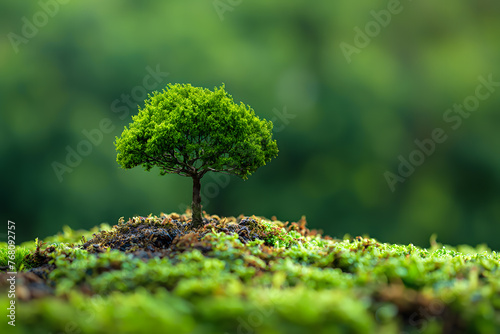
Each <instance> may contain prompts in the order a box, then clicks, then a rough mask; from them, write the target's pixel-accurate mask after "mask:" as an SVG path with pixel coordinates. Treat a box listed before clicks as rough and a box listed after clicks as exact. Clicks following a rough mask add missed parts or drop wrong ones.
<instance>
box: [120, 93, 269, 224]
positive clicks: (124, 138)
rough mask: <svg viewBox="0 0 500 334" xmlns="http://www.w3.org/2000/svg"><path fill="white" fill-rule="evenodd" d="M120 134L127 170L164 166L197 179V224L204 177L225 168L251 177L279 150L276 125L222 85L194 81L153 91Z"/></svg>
mask: <svg viewBox="0 0 500 334" xmlns="http://www.w3.org/2000/svg"><path fill="white" fill-rule="evenodd" d="M132 119H133V123H131V124H130V125H129V128H127V127H125V130H124V131H123V133H122V135H121V137H120V138H118V137H117V138H116V142H115V145H116V149H117V151H118V155H117V161H118V163H119V164H120V165H121V166H122V167H123V168H126V169H128V168H133V167H136V166H143V167H144V169H146V170H147V171H149V170H151V168H152V167H154V166H157V167H159V168H160V174H161V175H165V174H167V173H175V174H179V175H183V176H189V177H192V178H193V204H192V209H193V224H194V225H195V226H199V225H201V223H202V219H201V197H200V188H201V184H200V179H201V178H202V177H203V175H205V173H207V172H210V171H212V172H222V173H227V174H233V175H237V176H240V177H241V178H243V179H247V178H248V176H249V175H250V174H252V173H253V172H255V170H257V168H259V167H261V166H263V165H265V164H266V162H268V161H269V160H271V159H272V158H273V157H275V156H276V155H277V154H278V146H277V144H276V140H273V139H272V132H271V130H272V128H273V123H272V122H270V121H266V120H260V119H259V118H258V117H257V116H256V115H255V112H254V111H253V109H252V108H251V107H250V106H246V105H245V104H243V103H240V104H236V103H235V102H234V101H233V98H232V97H231V96H230V95H229V94H228V93H227V92H226V91H225V89H224V85H222V86H221V87H220V88H217V87H216V88H215V90H214V91H213V92H212V91H210V90H208V89H206V88H199V87H193V86H191V85H190V84H175V85H172V84H170V85H168V87H167V89H166V90H165V89H164V90H163V91H162V92H161V93H160V92H154V93H153V94H152V95H149V99H147V100H146V101H145V106H144V108H142V109H140V110H139V113H138V114H137V115H136V116H133V117H132Z"/></svg>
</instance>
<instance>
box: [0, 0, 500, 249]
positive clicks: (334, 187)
mask: <svg viewBox="0 0 500 334" xmlns="http://www.w3.org/2000/svg"><path fill="white" fill-rule="evenodd" d="M61 1H62V0H61ZM66 2H67V3H65V4H62V3H59V2H54V1H51V0H42V2H40V3H39V2H36V1H33V2H24V1H23V2H13V1H11V2H6V1H3V2H2V4H1V5H0V29H1V31H2V34H3V38H1V39H0V71H1V72H0V73H1V76H0V106H1V123H0V154H1V159H2V163H1V173H0V175H1V178H2V192H1V195H0V196H1V201H0V203H1V204H0V205H1V211H2V220H3V221H4V222H5V224H4V225H3V226H4V227H5V231H1V230H0V235H1V236H2V240H3V239H5V233H6V231H7V230H6V226H7V224H6V222H7V219H10V220H13V221H15V222H16V224H17V227H18V229H17V233H18V234H17V237H18V242H19V241H23V240H28V239H34V238H35V237H45V236H47V235H51V234H54V233H56V232H57V231H60V230H61V229H62V226H63V225H69V226H71V227H72V228H90V227H92V226H94V225H96V224H99V223H101V222H109V223H111V224H114V223H116V222H117V220H118V218H119V217H121V216H124V217H125V218H127V217H130V216H132V215H137V214H139V215H148V214H149V213H153V214H160V212H172V211H176V212H179V211H182V210H183V209H184V208H185V207H186V205H187V204H189V203H190V202H191V180H190V179H187V178H183V177H181V176H177V175H167V176H164V177H161V176H159V174H158V171H157V170H153V171H152V172H150V173H147V172H144V171H143V170H142V169H141V168H136V169H133V170H122V169H120V168H119V166H118V164H117V163H116V162H115V159H116V152H115V148H114V145H113V141H114V137H115V136H119V135H120V134H121V131H122V130H123V127H124V126H125V125H127V124H128V123H129V122H130V121H131V115H132V114H135V113H136V112H137V104H139V105H142V102H143V100H144V97H145V96H144V95H143V94H144V91H145V88H144V79H145V78H146V84H147V86H148V87H151V86H152V85H153V84H157V89H161V88H162V87H163V86H165V85H166V84H167V83H169V82H172V83H177V82H178V83H191V84H193V85H196V86H204V87H208V88H211V89H212V88H213V87H214V86H219V85H220V84H221V83H225V84H226V89H227V91H228V92H229V93H231V94H232V95H233V97H234V99H235V100H236V101H243V102H244V103H246V104H249V105H250V106H252V107H253V108H254V109H255V111H256V113H257V114H258V115H259V116H260V117H264V118H267V119H270V120H273V121H274V123H275V129H276V130H277V131H276V132H275V137H276V139H277V141H278V145H279V148H280V153H279V156H278V158H276V159H274V160H273V161H271V163H269V164H268V165H267V166H265V167H262V168H261V169H259V170H258V171H257V172H256V173H255V174H254V175H252V176H251V177H250V178H249V180H247V181H242V180H241V179H238V178H237V177H231V178H230V180H229V181H228V180H227V179H225V178H217V177H214V176H215V175H207V176H205V178H204V179H203V185H204V186H205V188H204V190H203V198H204V209H205V210H206V211H207V212H209V213H213V214H219V215H239V214H240V213H243V214H246V215H251V214H255V215H261V216H267V217H271V216H273V215H276V216H277V217H278V219H280V220H284V221H286V220H289V221H296V220H297V219H299V218H300V217H301V216H302V215H305V216H306V217H307V220H308V222H309V225H310V227H313V228H321V229H323V230H324V231H325V232H326V233H328V234H329V235H332V236H335V237H342V236H344V234H346V233H348V234H350V235H352V236H355V235H362V234H368V235H370V236H372V237H375V238H377V239H379V240H381V241H384V242H396V243H414V244H417V245H420V246H428V243H429V237H430V236H431V234H433V233H437V235H438V241H440V242H444V243H449V244H460V243H469V244H477V243H487V244H488V245H490V246H492V247H493V248H496V249H499V248H500V241H498V240H497V238H496V236H497V235H498V232H499V230H500V229H499V222H500V189H499V186H500V154H499V153H500V131H499V130H500V127H499V126H498V125H499V124H500V114H499V112H498V111H499V107H500V89H499V90H498V91H495V92H493V93H491V96H490V97H489V98H488V99H486V100H484V101H480V105H479V107H478V109H477V111H474V112H472V113H471V115H470V117H468V118H466V119H465V118H464V119H463V122H462V124H461V126H460V127H459V128H457V129H456V130H452V129H451V127H450V125H451V123H447V122H445V121H444V120H443V115H444V114H445V112H446V110H447V109H448V108H452V107H453V105H454V104H456V103H457V104H459V103H463V101H464V99H466V98H467V97H468V96H471V95H474V93H475V90H476V87H477V86H478V85H479V83H480V82H479V80H478V77H479V76H483V77H485V78H487V77H488V76H489V75H492V77H493V79H494V80H496V81H500V62H499V59H500V43H499V40H500V20H498V17H499V14H500V2H498V1H493V0H491V1H488V0H476V1H457V0H445V1H439V2H436V1H431V0H425V1H423V0H419V1H403V2H401V4H400V7H398V10H399V13H398V14H394V15H392V16H391V22H390V23H389V24H384V25H386V26H383V25H381V24H378V30H380V31H377V24H373V22H375V21H374V16H373V15H372V13H371V12H372V11H375V12H376V13H380V11H382V10H386V9H387V8H388V2H387V1H365V0H364V1H326V0H325V1H314V2H310V1H300V2H295V1H285V0H276V1H271V2H270V1H264V0H253V1H245V0H243V1H236V0H233V1H229V0H220V1H219V0H217V1H215V2H212V1H206V2H203V1H192V0H187V1H151V0H148V1H131V0H128V1H109V2H102V1H95V0H89V1H85V2H81V1H80V2H77V1H66ZM54 3H56V4H58V8H56V7H55V6H54ZM44 13H46V14H44ZM47 13H48V14H47ZM370 22H372V24H371V25H370V24H369V23H370ZM30 24H33V26H30ZM366 24H368V26H369V28H370V29H372V30H370V34H371V35H372V36H373V37H369V38H370V41H369V44H368V45H367V46H365V45H363V47H360V48H358V50H357V51H358V52H355V53H353V54H351V57H350V62H348V60H347V59H346V57H345V55H344V53H343V52H342V49H341V47H340V45H341V43H347V44H349V45H351V46H356V41H355V37H356V34H357V33H356V31H355V30H354V29H355V27H359V28H360V29H361V30H363V31H364V30H365V27H366ZM360 41H361V42H366V40H364V41H363V40H362V38H361V39H360V37H359V36H358V46H361V44H359V42H360ZM16 51H17V52H16ZM147 68H149V70H148V69H147ZM156 69H159V71H160V72H168V73H169V75H168V76H167V77H165V75H164V74H163V77H162V75H160V76H159V79H161V80H160V83H158V82H156V81H154V80H152V78H149V79H147V78H148V77H147V76H148V75H149V71H151V70H153V71H154V70H156ZM148 91H150V90H148ZM482 92H483V93H486V92H487V90H483V91H482ZM127 96H129V97H128V99H129V101H128V102H126V101H125V100H122V99H123V98H125V99H126V98H127ZM131 106H133V107H131ZM285 112H286V115H287V117H284V116H283V115H285ZM103 119H109V120H110V121H109V122H110V123H111V127H112V128H113V130H112V131H111V132H108V133H103V134H102V140H100V143H98V144H95V145H94V144H92V145H91V149H92V152H91V153H90V154H88V155H87V156H84V157H83V158H82V161H81V162H80V163H78V164H76V163H75V165H76V167H74V168H72V171H71V172H65V173H63V174H62V175H61V178H62V181H61V182H60V179H59V178H58V176H57V175H56V173H55V171H54V166H53V163H54V162H58V163H60V164H65V165H67V162H66V156H67V153H68V151H67V148H68V147H70V148H71V149H74V150H77V149H78V147H79V146H78V145H80V149H82V150H84V151H85V149H87V150H88V149H89V148H88V147H85V145H84V144H81V143H82V142H83V141H85V140H86V137H85V135H84V134H83V132H82V131H84V130H86V131H93V130H95V131H98V130H97V129H99V126H100V122H101V121H102V120H103ZM436 128H442V129H443V130H444V131H445V133H446V135H447V140H446V141H445V142H444V143H442V144H438V145H436V149H435V152H434V153H433V154H432V155H430V156H428V157H426V158H425V162H424V163H423V164H422V165H421V166H419V167H417V168H416V169H415V172H414V173H413V174H412V175H411V176H410V177H408V178H407V179H406V181H405V182H404V183H397V184H396V185H395V189H394V191H391V189H390V187H389V185H388V183H387V181H386V178H385V177H384V173H386V171H389V172H392V173H395V174H397V173H398V172H397V169H398V165H399V163H400V161H399V160H398V157H399V156H400V155H402V156H403V157H405V158H406V159H408V157H409V155H410V154H411V153H412V151H413V150H415V149H416V148H417V147H416V145H415V143H414V141H415V140H416V139H419V140H424V139H426V138H430V137H431V133H432V131H433V130H434V129H436ZM278 130H279V131H278ZM95 131H94V132H93V133H94V134H95V133H96V132H95ZM95 139H96V142H99V140H98V139H100V138H99V135H96V136H95ZM227 181H228V182H227Z"/></svg>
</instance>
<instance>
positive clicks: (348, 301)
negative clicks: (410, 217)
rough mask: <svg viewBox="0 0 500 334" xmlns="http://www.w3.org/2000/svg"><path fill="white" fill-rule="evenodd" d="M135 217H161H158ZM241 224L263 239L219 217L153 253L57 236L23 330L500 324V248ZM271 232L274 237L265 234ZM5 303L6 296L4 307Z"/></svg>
mask: <svg viewBox="0 0 500 334" xmlns="http://www.w3.org/2000/svg"><path fill="white" fill-rule="evenodd" d="M131 222H132V224H134V222H142V224H152V225H156V224H157V220H156V219H155V218H154V217H149V219H143V220H141V219H140V218H139V217H135V218H134V219H131ZM240 223H242V224H244V226H246V227H248V228H249V229H251V231H257V234H259V237H258V238H257V239H255V240H252V241H246V242H242V240H241V239H240V237H239V236H238V234H237V233H232V232H228V233H225V232H222V231H221V230H222V229H223V228H226V227H219V226H218V225H213V226H212V225H211V227H210V228H212V229H213V231H212V232H209V233H206V234H204V235H203V236H202V237H201V240H200V242H202V245H203V247H201V248H199V249H198V248H195V247H197V246H196V245H194V246H193V247H191V248H186V249H185V250H181V249H180V248H179V249H178V250H176V251H174V252H172V253H162V255H161V254H160V255H161V256H159V255H158V254H157V256H153V257H148V256H146V257H145V256H144V255H145V254H144V253H124V252H120V251H118V250H107V251H104V252H102V253H90V252H87V251H85V250H82V249H79V248H78V247H77V246H71V245H70V244H64V243H61V244H58V245H56V246H55V247H54V249H53V251H52V252H51V253H50V254H49V255H48V256H49V257H50V259H51V261H50V264H51V265H53V266H55V268H54V269H53V270H52V271H51V272H50V274H49V282H52V283H51V284H54V286H55V297H53V298H41V299H35V300H31V301H26V300H21V301H20V305H21V306H22V309H23V318H22V320H20V321H19V322H18V326H16V330H18V331H20V332H33V333H36V332H37V330H40V329H43V330H45V331H52V332H54V331H64V326H66V325H67V320H66V319H72V321H74V325H75V326H76V327H77V328H78V329H81V330H82V332H89V333H90V332H91V333H107V332H116V333H124V332H134V333H147V332H155V330H156V329H157V328H160V326H166V327H165V328H169V330H172V331H174V332H176V333H224V332H228V333H232V332H238V331H239V330H241V331H243V332H250V331H255V332H259V333H260V332H263V333H266V332H269V333H276V332H291V333H310V332H318V333H384V334H385V333H400V332H401V331H404V332H407V333H442V332H446V331H447V330H448V331H450V328H452V329H453V331H452V332H453V333H469V332H471V333H495V331H497V330H498V328H500V321H499V316H500V298H499V293H500V284H499V282H500V254H498V253H497V252H494V251H491V250H489V249H487V248H486V247H485V246H480V247H478V248H472V247H470V246H460V247H457V248H454V247H449V246H443V245H440V244H438V243H436V242H435V241H433V244H434V246H433V247H432V248H431V249H425V248H420V247H416V246H414V245H411V244H410V245H397V244H387V243H380V242H377V241H376V240H375V239H369V238H361V237H358V238H355V239H348V240H347V239H346V240H334V239H331V238H328V237H322V236H320V235H318V234H315V233H312V232H311V231H309V232H308V233H299V231H301V229H300V228H297V226H299V227H300V226H301V225H300V224H298V225H293V224H292V225H291V226H288V225H287V224H285V223H282V222H280V221H269V220H266V219H263V218H258V217H252V218H245V219H242V220H241V221H240ZM120 226H121V225H120ZM122 229H123V227H120V231H121V230H122ZM113 231H114V232H113ZM116 231H118V230H110V231H109V232H106V234H109V233H110V232H113V233H116ZM262 231H268V232H269V233H270V235H269V236H268V238H267V240H264V239H266V238H265V237H266V235H265V234H264V233H263V232H262ZM302 231H303V230H302ZM66 232H67V233H68V234H71V232H70V231H69V230H67V231H66ZM6 301H7V300H6V297H5V295H4V294H2V295H1V296H0V304H1V305H4V304H5V303H6ZM2 307H3V306H2ZM1 326H5V324H0V328H2V329H3V327H1Z"/></svg>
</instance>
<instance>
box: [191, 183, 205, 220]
mask: <svg viewBox="0 0 500 334" xmlns="http://www.w3.org/2000/svg"><path fill="white" fill-rule="evenodd" d="M200 192H201V182H200V178H199V177H197V176H193V203H192V204H191V210H192V211H193V218H192V223H193V227H199V226H201V225H203V220H202V218H201V195H200Z"/></svg>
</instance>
